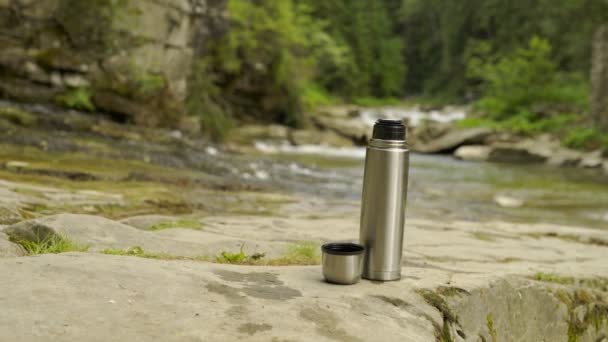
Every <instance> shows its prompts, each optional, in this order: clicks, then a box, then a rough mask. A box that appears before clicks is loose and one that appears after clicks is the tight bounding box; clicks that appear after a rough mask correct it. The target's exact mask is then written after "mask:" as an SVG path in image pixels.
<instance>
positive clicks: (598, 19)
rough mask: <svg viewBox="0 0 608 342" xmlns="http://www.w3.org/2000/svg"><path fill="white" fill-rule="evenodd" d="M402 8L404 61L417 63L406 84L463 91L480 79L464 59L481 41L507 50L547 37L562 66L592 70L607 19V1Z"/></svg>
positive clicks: (432, 2) (414, 88)
mask: <svg viewBox="0 0 608 342" xmlns="http://www.w3.org/2000/svg"><path fill="white" fill-rule="evenodd" d="M400 12H401V18H400V20H399V23H400V27H401V28H402V37H403V39H404V41H405V42H406V43H405V56H406V64H407V65H409V66H415V67H412V68H410V70H409V72H408V77H407V79H406V87H407V89H408V90H409V91H410V92H416V93H419V92H426V93H430V94H433V95H437V94H441V93H446V92H447V93H452V94H456V95H459V96H464V95H465V94H467V92H469V91H470V90H471V88H470V87H471V86H476V85H477V83H476V82H474V81H470V80H467V75H466V65H467V63H468V60H469V57H470V56H471V53H472V50H474V49H476V47H477V46H478V45H479V44H480V43H483V44H485V45H487V49H488V50H489V51H491V52H492V54H494V55H496V56H507V55H509V54H511V52H512V51H514V50H515V49H518V48H521V47H522V45H523V42H525V41H526V40H528V39H529V38H530V37H532V36H534V35H537V36H539V37H544V38H546V39H547V41H548V42H549V44H550V45H551V46H553V47H555V48H556V49H555V50H554V51H553V53H552V55H551V60H552V61H553V62H554V63H555V65H558V66H559V68H560V71H561V72H565V73H580V74H584V75H588V74H589V66H590V60H591V58H590V51H591V49H590V40H591V36H592V33H593V31H594V29H595V28H596V27H597V25H598V23H602V22H606V21H607V20H608V2H605V1H596V0H576V1H558V2H556V1H553V0H534V1H527V0H513V1H502V0H481V1H480V0H461V1H451V0H405V1H403V5H402V6H401V11H400ZM580 18H585V20H584V21H582V22H581V20H580ZM575 22H577V23H578V22H580V25H576V27H575V28H574V27H573V26H572V23H575ZM557 47H559V48H557Z"/></svg>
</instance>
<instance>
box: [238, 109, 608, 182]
mask: <svg viewBox="0 0 608 342" xmlns="http://www.w3.org/2000/svg"><path fill="white" fill-rule="evenodd" d="M467 112H468V108H467V107H458V106H445V107H443V108H441V109H437V108H425V107H421V106H415V105H413V106H410V107H377V108H367V107H359V106H354V105H351V106H334V107H327V108H323V109H319V110H318V111H317V112H315V113H314V114H311V115H310V122H309V124H308V128H307V129H297V130H296V129H290V128H287V127H283V126H279V125H269V126H255V125H253V126H245V127H241V128H239V129H237V130H236V131H235V132H234V135H233V136H234V137H238V138H236V140H237V141H239V142H240V143H242V144H250V145H255V143H256V142H257V143H258V146H260V144H261V146H262V149H264V147H266V146H267V145H271V146H272V145H284V144H286V143H287V144H289V145H293V146H306V145H326V146H334V147H348V146H361V145H365V144H366V142H367V140H368V139H369V138H370V134H371V130H372V126H373V123H374V121H375V120H376V119H378V118H397V119H403V120H404V121H405V122H406V124H407V125H408V127H409V131H408V143H409V144H410V146H411V149H412V150H413V151H414V152H419V153H425V154H449V155H453V156H454V157H455V158H458V159H462V160H468V161H487V162H496V163H511V164H548V165H552V166H557V167H567V168H582V169H595V170H597V171H598V172H600V173H602V172H603V173H604V174H606V175H608V151H605V150H603V149H596V150H582V149H572V148H568V147H565V146H563V144H562V142H561V141H560V139H559V138H558V137H556V136H552V135H551V134H538V135H536V136H526V135H519V134H515V133H510V132H508V131H503V130H496V129H494V128H491V127H471V128H463V127H461V126H464V125H461V124H460V123H461V122H464V121H463V120H465V119H466V118H467ZM283 150H287V149H286V148H285V147H283Z"/></svg>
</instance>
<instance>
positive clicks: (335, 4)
mask: <svg viewBox="0 0 608 342" xmlns="http://www.w3.org/2000/svg"><path fill="white" fill-rule="evenodd" d="M305 3H307V4H308V5H309V6H310V8H311V9H312V13H313V14H314V15H315V16H316V17H318V18H321V20H323V21H324V23H325V27H326V29H325V30H326V32H328V33H329V34H330V35H331V38H332V39H333V41H334V42H336V43H337V45H336V46H337V48H336V49H337V50H339V51H340V52H341V53H340V54H338V55H339V56H340V57H339V58H336V59H334V60H333V61H335V62H336V63H334V64H333V66H334V67H333V68H328V66H327V65H325V64H324V63H323V61H322V60H321V59H320V61H321V62H320V64H321V68H320V69H321V70H322V71H323V73H321V74H320V75H321V78H320V82H321V84H322V85H323V86H324V87H326V88H327V89H330V90H331V91H332V92H335V93H337V94H340V95H345V96H348V97H353V96H358V97H361V96H374V97H387V96H394V95H400V94H402V89H403V85H404V80H405V75H406V71H407V68H406V64H405V62H404V56H403V47H404V41H403V40H402V39H401V35H400V34H399V33H398V32H397V30H396V28H397V17H396V16H392V15H394V14H395V12H396V11H395V12H391V10H393V9H395V7H398V6H399V4H398V3H397V2H395V1H390V0H381V1H367V0H334V1H323V0H306V1H305ZM344 52H346V53H347V54H344ZM334 56H335V55H334ZM328 69H329V70H328Z"/></svg>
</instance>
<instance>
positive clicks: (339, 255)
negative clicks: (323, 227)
mask: <svg viewBox="0 0 608 342" xmlns="http://www.w3.org/2000/svg"><path fill="white" fill-rule="evenodd" d="M321 250H322V252H323V253H322V258H323V277H325V280H327V282H329V283H334V284H342V285H351V284H355V283H356V282H358V281H359V280H360V279H361V270H362V267H363V252H364V251H365V248H364V247H363V246H362V245H359V244H356V243H350V242H332V243H327V244H324V245H323V246H322V247H321Z"/></svg>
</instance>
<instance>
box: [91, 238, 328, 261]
mask: <svg viewBox="0 0 608 342" xmlns="http://www.w3.org/2000/svg"><path fill="white" fill-rule="evenodd" d="M244 246H245V245H244V244H243V245H241V248H240V250H239V251H238V252H236V253H233V252H227V251H223V252H221V253H220V254H219V255H217V256H215V257H210V256H180V255H171V254H166V253H147V252H145V251H144V250H143V248H141V247H139V246H133V247H130V248H127V249H115V248H108V249H104V250H103V251H101V253H103V254H109V255H122V256H135V257H140V258H146V259H158V260H192V261H204V262H215V263H219V264H238V265H251V266H288V265H318V264H320V262H321V257H320V255H319V244H317V243H315V242H310V241H305V242H298V243H295V244H293V245H290V246H289V247H288V252H287V253H286V254H285V255H284V256H282V257H279V258H276V259H268V260H267V259H264V258H265V256H266V254H265V253H254V254H252V255H248V254H246V253H245V251H244V250H243V249H244Z"/></svg>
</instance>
